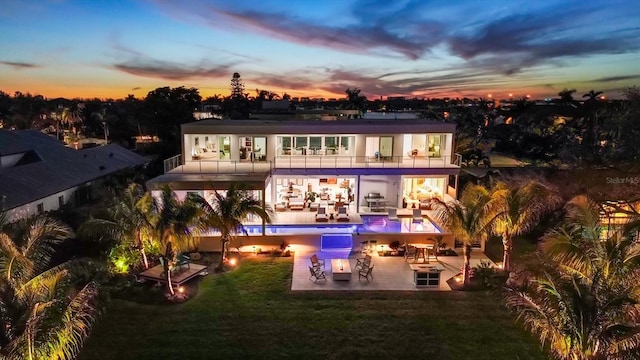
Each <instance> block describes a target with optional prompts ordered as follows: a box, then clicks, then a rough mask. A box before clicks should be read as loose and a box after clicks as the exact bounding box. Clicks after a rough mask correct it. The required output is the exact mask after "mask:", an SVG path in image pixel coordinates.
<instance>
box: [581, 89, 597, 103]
mask: <svg viewBox="0 0 640 360" xmlns="http://www.w3.org/2000/svg"><path fill="white" fill-rule="evenodd" d="M600 95H602V91H593V90H589V92H588V93H586V94H584V95H582V97H583V98H588V99H587V101H596V100H598V97H600Z"/></svg>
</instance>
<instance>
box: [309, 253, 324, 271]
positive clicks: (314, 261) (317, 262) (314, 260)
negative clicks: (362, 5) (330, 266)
mask: <svg viewBox="0 0 640 360" xmlns="http://www.w3.org/2000/svg"><path fill="white" fill-rule="evenodd" d="M309 259H310V260H311V266H313V267H314V268H319V269H320V268H322V269H323V270H324V260H322V259H318V255H316V254H313V255H311V257H310V258H309Z"/></svg>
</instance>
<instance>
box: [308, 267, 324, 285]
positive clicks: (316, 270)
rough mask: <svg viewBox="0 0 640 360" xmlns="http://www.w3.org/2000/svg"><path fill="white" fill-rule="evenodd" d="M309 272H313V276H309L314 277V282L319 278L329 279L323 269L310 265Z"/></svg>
mask: <svg viewBox="0 0 640 360" xmlns="http://www.w3.org/2000/svg"><path fill="white" fill-rule="evenodd" d="M309 273H311V276H309V280H311V279H313V282H314V283H315V282H316V281H318V280H327V276H326V275H325V273H324V270H323V269H320V268H314V267H313V266H309Z"/></svg>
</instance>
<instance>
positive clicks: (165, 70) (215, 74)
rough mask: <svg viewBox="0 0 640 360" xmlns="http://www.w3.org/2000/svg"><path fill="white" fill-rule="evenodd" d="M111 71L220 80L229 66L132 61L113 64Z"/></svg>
mask: <svg viewBox="0 0 640 360" xmlns="http://www.w3.org/2000/svg"><path fill="white" fill-rule="evenodd" d="M112 67H113V69H115V70H118V71H121V72H125V73H127V74H131V75H136V76H141V77H148V78H156V79H163V80H190V79H199V78H220V77H226V76H228V75H229V71H230V70H229V65H185V64H182V63H175V62H168V61H160V60H152V59H140V58H138V59H134V60H129V61H126V62H122V63H119V64H114V65H113V66H112Z"/></svg>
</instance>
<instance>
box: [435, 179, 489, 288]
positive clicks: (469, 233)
mask: <svg viewBox="0 0 640 360" xmlns="http://www.w3.org/2000/svg"><path fill="white" fill-rule="evenodd" d="M490 200H491V193H490V192H489V191H488V190H487V189H486V188H485V187H483V186H479V185H469V186H467V187H466V188H465V189H464V190H463V192H462V195H461V197H460V201H450V202H447V203H445V202H443V201H441V200H437V202H436V206H435V211H434V215H435V218H436V219H437V220H438V221H439V222H440V223H441V224H442V225H443V226H444V227H445V228H447V229H448V230H449V231H451V232H452V233H453V236H454V237H455V238H456V239H458V240H460V241H462V243H463V252H464V266H463V269H462V276H463V279H464V284H465V285H468V284H469V271H470V265H469V264H470V261H471V245H472V243H473V242H474V241H476V240H479V239H481V238H482V237H483V236H485V234H486V233H487V231H489V230H490V227H491V221H492V219H491V218H490V217H489V215H490V214H489V213H488V208H487V205H488V204H489V201H490Z"/></svg>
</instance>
